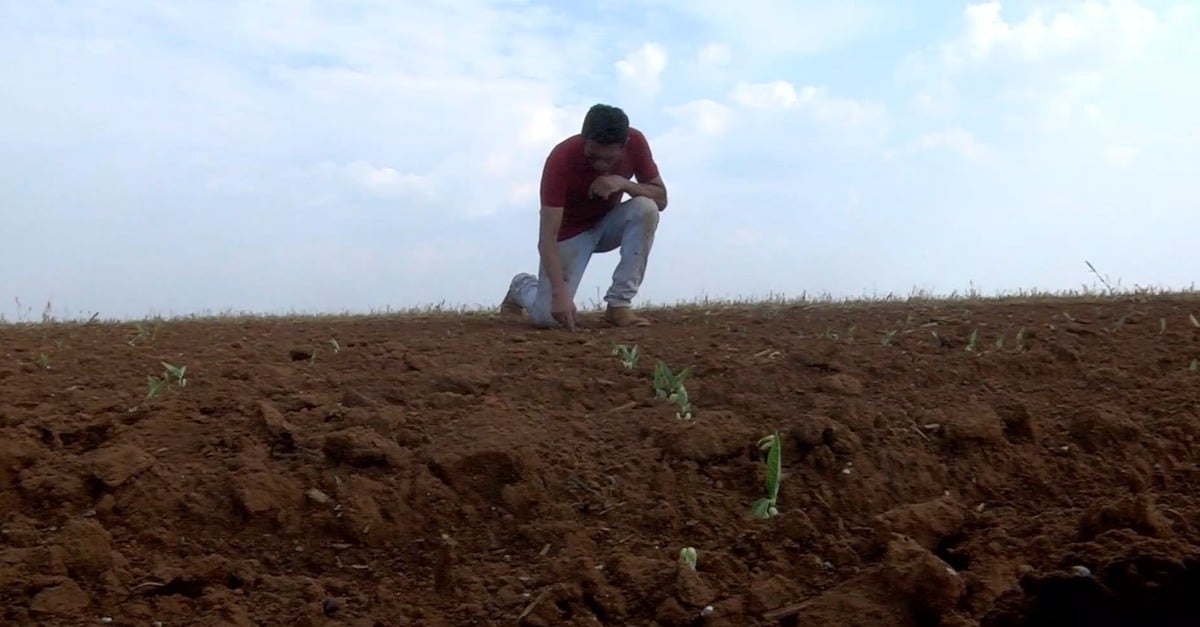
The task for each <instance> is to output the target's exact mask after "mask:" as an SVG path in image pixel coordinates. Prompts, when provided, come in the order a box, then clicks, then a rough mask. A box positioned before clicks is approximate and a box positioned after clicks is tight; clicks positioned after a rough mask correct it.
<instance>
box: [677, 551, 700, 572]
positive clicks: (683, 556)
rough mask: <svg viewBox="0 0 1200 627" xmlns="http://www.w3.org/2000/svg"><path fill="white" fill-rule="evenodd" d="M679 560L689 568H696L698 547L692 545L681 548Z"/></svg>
mask: <svg viewBox="0 0 1200 627" xmlns="http://www.w3.org/2000/svg"><path fill="white" fill-rule="evenodd" d="M679 561H680V562H681V563H683V564H687V566H688V568H691V569H692V570H696V549H695V548H694V547H690V546H685V547H683V548H682V549H679Z"/></svg>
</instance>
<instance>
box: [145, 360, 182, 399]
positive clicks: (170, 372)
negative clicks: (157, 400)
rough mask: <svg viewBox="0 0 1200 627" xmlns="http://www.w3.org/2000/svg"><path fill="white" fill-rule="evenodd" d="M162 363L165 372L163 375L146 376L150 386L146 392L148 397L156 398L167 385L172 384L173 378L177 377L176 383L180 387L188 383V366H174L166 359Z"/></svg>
mask: <svg viewBox="0 0 1200 627" xmlns="http://www.w3.org/2000/svg"><path fill="white" fill-rule="evenodd" d="M161 363H162V365H163V374H162V376H161V377H154V376H147V377H146V382H147V384H148V386H149V388H150V389H149V391H148V392H147V393H146V398H154V397H155V396H158V395H159V394H161V393H162V391H163V390H164V389H165V388H166V387H167V385H169V384H170V382H171V379H175V383H176V384H177V385H178V386H179V387H184V386H186V385H187V376H186V375H187V366H173V365H171V364H168V363H167V362H165V361H164V362H161Z"/></svg>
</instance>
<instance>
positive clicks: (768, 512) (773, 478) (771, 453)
mask: <svg viewBox="0 0 1200 627" xmlns="http://www.w3.org/2000/svg"><path fill="white" fill-rule="evenodd" d="M758 448H759V450H763V451H766V452H767V480H766V488H767V495H766V496H764V497H763V498H761V499H758V500H757V501H755V502H754V508H753V509H751V513H753V514H754V516H755V517H756V518H770V517H772V516H774V515H776V514H778V513H779V509H778V503H779V481H780V478H781V475H782V471H783V462H782V452H781V451H780V448H781V442H780V440H779V434H778V433H772V434H771V435H768V436H765V437H763V438H762V439H760V440H759V441H758Z"/></svg>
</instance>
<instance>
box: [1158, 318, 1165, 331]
mask: <svg viewBox="0 0 1200 627" xmlns="http://www.w3.org/2000/svg"><path fill="white" fill-rule="evenodd" d="M1166 332H1167V319H1166V318H1159V319H1158V334H1159V335H1162V334H1164V333H1166Z"/></svg>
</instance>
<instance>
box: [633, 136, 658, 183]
mask: <svg viewBox="0 0 1200 627" xmlns="http://www.w3.org/2000/svg"><path fill="white" fill-rule="evenodd" d="M632 139H633V153H634V160H633V163H634V166H633V175H634V176H635V177H636V178H637V182H639V183H645V182H646V181H649V180H652V179H655V178H657V177H658V164H657V163H655V162H654V153H653V152H651V151H650V142H648V141H646V136H645V135H644V134H642V133H640V132H639V133H637V134H636V135H634V136H633V137H632Z"/></svg>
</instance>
